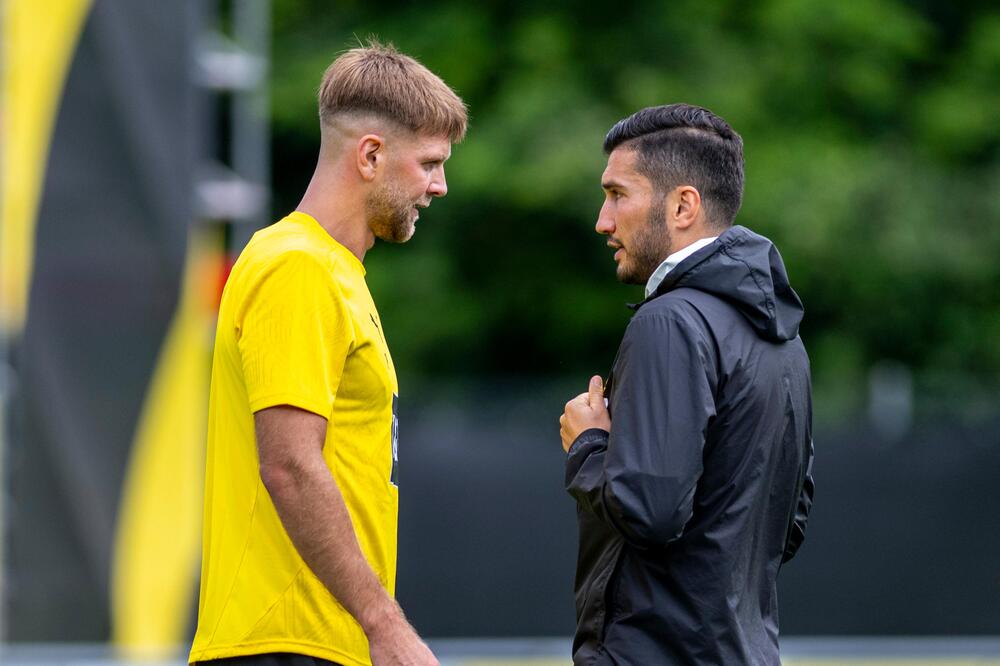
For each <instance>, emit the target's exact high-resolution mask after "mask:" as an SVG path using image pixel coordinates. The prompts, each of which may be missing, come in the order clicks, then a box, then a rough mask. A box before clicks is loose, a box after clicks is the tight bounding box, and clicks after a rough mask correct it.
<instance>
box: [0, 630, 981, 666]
mask: <svg viewBox="0 0 1000 666" xmlns="http://www.w3.org/2000/svg"><path fill="white" fill-rule="evenodd" d="M428 642H429V643H430V645H431V648H432V649H433V650H434V653H435V654H436V655H437V656H438V658H439V659H440V660H441V666H571V663H570V659H569V657H568V655H569V646H570V641H569V640H568V639H565V638H550V639H546V638H521V639H518V638H505V639H438V640H434V639H431V640H430V641H428ZM185 657H186V650H185V649H178V650H177V651H176V652H175V653H174V656H172V657H170V658H165V659H161V660H156V661H146V662H139V663H141V665H142V666H182V665H183V664H184V663H185V659H184V658H185ZM139 663H137V662H130V661H128V660H124V659H121V658H118V657H116V655H115V654H114V651H113V650H111V649H110V648H109V647H108V646H107V645H94V644H67V643H63V644H32V645H20V644H14V645H11V644H0V664H3V666H43V665H44V666H49V665H52V666H55V665H59V666H133V665H135V666H139ZM782 663H783V664H784V666H1000V636H997V637H910V638H908V637H877V638H876V637H847V636H845V637H815V638H808V637H791V638H788V639H783V640H782ZM649 666H660V665H658V664H650V665H649Z"/></svg>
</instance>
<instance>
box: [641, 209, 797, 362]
mask: <svg viewBox="0 0 1000 666" xmlns="http://www.w3.org/2000/svg"><path fill="white" fill-rule="evenodd" d="M680 287H688V288H690V289H698V290H699V291H704V292H707V293H709V294H713V295H714V296H718V297H719V298H722V299H724V300H726V301H728V302H729V303H731V304H733V305H734V306H735V307H736V308H737V309H738V310H739V311H740V312H741V313H742V314H743V316H744V317H746V318H747V320H749V322H750V324H751V325H752V326H753V328H754V330H756V331H757V334H758V335H759V336H760V337H762V338H764V339H765V340H770V341H773V342H784V341H787V340H792V339H793V338H795V336H797V335H798V334H799V323H800V322H801V321H802V313H803V308H802V301H801V300H799V297H798V295H797V294H796V293H795V291H794V290H793V289H792V287H791V285H790V284H789V283H788V274H787V273H786V272H785V264H784V262H782V260H781V255H780V254H779V253H778V248H776V247H775V246H774V243H772V242H771V241H770V240H768V239H767V238H765V237H764V236H761V235H760V234H755V233H754V232H752V231H750V230H749V229H747V228H746V227H741V226H738V225H737V226H733V227H730V228H729V229H727V230H726V231H724V232H723V233H722V234H721V235H720V236H719V237H718V238H717V239H716V240H715V241H714V242H713V243H710V244H708V245H706V246H705V247H703V248H701V249H699V250H698V251H697V252H695V253H694V254H692V255H691V256H689V257H686V258H685V259H684V260H683V261H682V262H681V263H679V264H678V265H677V266H676V267H675V268H674V269H673V270H672V271H670V272H669V273H667V276H666V277H665V278H664V280H663V282H661V283H660V286H659V287H658V288H657V290H656V293H655V294H653V296H652V297H651V298H655V297H656V296H658V295H660V294H664V293H666V292H668V291H670V290H672V289H678V288H680Z"/></svg>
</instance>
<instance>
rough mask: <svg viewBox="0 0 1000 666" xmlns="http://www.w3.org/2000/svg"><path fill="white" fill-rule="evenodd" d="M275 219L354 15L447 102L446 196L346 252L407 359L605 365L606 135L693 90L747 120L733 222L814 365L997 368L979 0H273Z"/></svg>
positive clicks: (469, 367) (838, 372) (449, 369)
mask: <svg viewBox="0 0 1000 666" xmlns="http://www.w3.org/2000/svg"><path fill="white" fill-rule="evenodd" d="M274 30H275V34H274V43H273V57H274V63H273V64H274V68H273V72H272V92H273V102H272V104H273V116H272V117H273V131H274V137H275V141H274V159H275V169H274V172H275V183H274V184H275V188H276V202H277V205H276V210H275V215H276V216H278V215H280V214H282V213H283V212H284V211H285V210H287V209H289V208H291V207H292V206H294V204H295V202H296V201H297V197H298V195H299V194H300V193H301V191H302V190H303V189H304V187H305V184H306V182H307V180H308V176H309V174H310V172H311V169H312V165H313V163H314V160H315V151H316V147H317V145H316V144H317V128H316V110H315V91H316V88H317V85H318V81H319V78H320V76H321V74H322V72H323V70H324V69H325V67H326V65H327V64H328V63H329V62H330V60H332V59H333V58H334V57H335V56H336V54H337V53H338V52H340V51H342V50H344V49H346V48H350V47H351V46H352V45H354V44H356V43H357V42H358V40H359V38H360V39H364V38H365V37H367V36H368V35H369V34H375V35H377V36H378V37H380V38H381V39H382V40H385V41H391V42H393V43H395V44H396V46H398V47H399V48H400V49H401V50H403V51H405V52H407V53H410V54H411V55H414V56H416V57H417V58H418V59H420V60H421V61H422V62H424V63H425V64H427V65H428V66H429V67H430V68H431V69H433V70H434V71H436V72H437V73H439V74H440V75H441V76H442V77H443V78H444V79H445V80H446V81H448V82H449V83H450V84H451V85H452V86H453V87H454V88H455V89H456V90H457V91H458V92H459V94H461V95H462V96H463V98H464V99H465V100H466V101H467V103H468V104H469V108H470V113H471V126H470V130H469V135H468V138H467V140H466V141H465V143H463V144H462V145H459V146H456V148H455V150H454V155H453V158H452V160H451V161H450V162H449V163H448V176H449V187H450V192H449V195H448V197H447V198H446V199H444V200H443V201H439V202H436V203H435V204H434V205H433V206H432V207H431V208H430V209H429V210H428V211H426V213H425V214H424V215H423V216H422V217H421V221H420V222H419V223H418V233H417V235H416V237H415V238H414V240H413V241H411V242H410V243H409V244H407V245H406V246H405V247H403V248H400V247H393V246H387V245H379V246H377V247H376V248H375V249H374V250H373V251H372V252H371V253H370V254H369V257H368V259H367V260H366V263H367V264H368V267H369V272H368V275H369V283H370V285H371V288H372V291H373V293H374V295H375V297H376V300H377V301H378V302H379V305H380V309H381V310H382V314H383V319H384V320H385V321H386V325H387V328H388V330H389V335H390V342H391V344H392V346H393V350H394V354H395V356H396V359H397V364H398V365H399V366H400V367H401V368H403V369H405V371H408V372H410V373H413V372H421V373H426V374H433V375H448V374H451V375H461V374H476V375H479V374H520V375H545V374H566V373H580V374H586V373H589V372H591V371H602V370H604V369H606V368H607V367H608V366H609V365H610V363H611V360H612V358H613V355H614V351H615V347H616V345H617V342H618V340H619V338H620V335H621V331H622V328H623V325H624V323H625V321H626V320H627V317H628V311H627V310H626V309H625V308H624V307H623V303H624V302H626V301H628V300H638V299H639V298H641V290H640V289H639V288H636V287H625V286H622V285H618V284H617V283H616V282H615V280H614V264H613V261H612V260H611V255H610V252H608V251H607V249H606V248H605V246H604V242H603V239H601V238H600V237H598V236H596V235H595V234H594V232H593V224H594V222H595V220H596V215H597V211H598V209H599V207H600V204H601V198H602V194H601V192H600V187H599V180H600V173H601V171H602V170H603V168H604V164H605V158H604V155H603V154H602V152H601V147H600V146H601V141H602V140H603V137H604V133H605V132H606V131H607V130H608V129H609V128H610V126H611V125H612V124H613V123H614V122H615V121H617V120H618V119H619V118H621V117H624V116H625V115H628V114H630V113H632V112H633V111H636V110H637V109H639V108H641V107H643V106H648V105H654V104H663V103H668V102H673V101H686V102H691V103H695V104H701V105H704V106H707V107H709V108H711V109H712V110H714V111H715V112H717V113H719V114H720V115H722V116H723V117H724V118H726V119H727V120H729V121H730V123H731V124H732V125H733V126H734V127H735V128H736V129H737V131H739V132H740V133H741V134H742V135H743V137H744V141H745V146H746V157H747V189H746V197H745V203H744V207H743V210H742V212H741V214H740V217H739V220H738V221H739V222H740V223H742V224H744V225H746V226H748V227H750V228H752V229H755V230H757V231H759V232H761V233H763V234H765V235H768V236H769V237H771V238H772V239H773V240H774V241H775V242H776V243H777V244H778V246H779V248H780V249H781V251H782V255H783V256H784V258H785V260H786V262H787V264H788V268H789V273H790V275H791V278H792V281H793V284H794V285H795V286H796V288H797V290H798V292H799V294H800V295H801V296H802V298H803V301H804V302H805V304H806V309H807V313H806V320H805V322H804V327H803V337H804V338H805V339H806V342H807V344H808V345H809V347H810V349H811V351H812V354H813V359H814V371H815V375H816V377H817V380H818V382H819V383H821V384H822V383H824V382H828V383H844V382H846V383H853V382H856V381H857V380H858V379H859V378H860V377H862V376H863V373H864V371H865V369H866V368H867V367H868V366H869V365H870V364H871V363H873V362H875V361H877V360H879V359H894V360H899V361H902V362H905V363H907V364H909V365H911V366H912V367H914V368H916V369H918V370H920V371H922V372H925V373H926V374H927V375H928V376H931V375H934V376H937V375H939V374H940V373H942V372H954V371H959V372H966V373H969V374H970V375H972V376H979V377H984V378H988V377H995V376H996V375H997V373H998V372H1000V345H998V344H997V342H998V341H1000V296H998V295H1000V289H998V287H997V283H998V280H1000V261H998V256H1000V224H998V222H1000V197H998V191H1000V122H998V117H1000V116H998V109H1000V14H998V13H997V12H996V11H995V10H994V9H991V7H990V5H989V4H988V3H985V4H984V5H983V6H982V7H979V8H970V9H969V11H966V12H957V11H952V10H950V9H947V8H943V6H938V5H934V4H930V5H928V6H926V7H925V6H922V5H920V4H919V3H904V2H902V1H901V0H852V2H844V3H816V2H810V1H809V0H768V1H765V2H759V3H743V2H737V1H736V0H718V1H716V2H711V1H709V2H706V1H705V0H678V1H675V2H670V3H661V2H654V1H652V0H647V1H645V2H636V3H624V4H621V5H620V6H615V7H614V9H613V11H601V12H595V11H593V9H591V8H589V6H587V5H584V4H578V3H569V2H547V3H530V2H515V3H509V2H507V3H503V4H502V5H501V4H500V3H496V2H492V3H491V2H486V3H480V4H476V5H471V4H468V3H459V2H448V1H437V2H425V3H408V2H407V3H404V2H395V3H394V2H380V3H363V2H359V1H354V2H339V3H335V4H334V3H328V2H320V1H318V0H311V1H306V0H275V2H274Z"/></svg>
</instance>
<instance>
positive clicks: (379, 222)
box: [365, 183, 416, 243]
mask: <svg viewBox="0 0 1000 666" xmlns="http://www.w3.org/2000/svg"><path fill="white" fill-rule="evenodd" d="M413 205H414V202H413V201H411V200H410V198H409V197H408V196H407V195H406V194H405V193H404V192H403V191H402V190H401V189H400V188H399V187H398V186H396V185H395V183H383V184H382V185H380V186H379V187H377V188H376V189H375V190H374V191H373V192H372V193H371V194H370V195H368V199H367V200H366V201H365V213H366V215H367V217H368V228H369V229H371V230H372V233H373V234H375V237H376V238H380V239H381V240H384V241H388V242H390V243H405V242H406V241H408V240H410V238H411V237H412V236H413V232H414V231H415V230H416V226H415V220H414V217H413Z"/></svg>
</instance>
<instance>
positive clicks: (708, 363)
mask: <svg viewBox="0 0 1000 666" xmlns="http://www.w3.org/2000/svg"><path fill="white" fill-rule="evenodd" d="M694 316H695V317H697V315H694ZM699 334H700V331H699V330H696V326H695V325H694V324H693V323H692V322H691V321H690V318H687V320H685V318H684V317H682V316H681V315H679V314H677V313H674V312H670V313H665V314H661V313H653V314H642V313H640V314H638V315H636V317H634V318H633V319H632V321H631V322H630V323H629V326H628V329H627V330H626V332H625V338H624V339H623V341H622V345H621V349H620V350H619V352H618V358H617V360H616V361H615V368H614V388H613V390H612V395H611V404H610V410H611V432H610V433H606V432H604V431H602V430H596V429H594V430H588V431H586V432H584V433H582V434H581V435H580V436H579V437H578V438H577V440H576V441H575V442H574V443H573V446H572V447H571V448H570V451H569V456H568V457H567V461H566V488H567V490H568V491H569V493H570V495H572V496H573V497H574V498H575V499H576V501H577V503H578V505H579V506H580V507H581V508H582V509H583V510H585V511H589V512H590V513H592V514H594V515H595V516H596V517H597V518H598V519H600V520H601V521H602V522H604V523H605V524H607V525H608V526H610V527H612V528H613V529H615V530H616V531H617V532H619V533H620V534H621V535H622V537H623V538H625V539H626V540H627V541H629V542H630V543H632V544H634V545H637V546H641V547H649V548H653V547H660V546H664V545H666V544H668V543H670V542H671V541H673V540H675V539H677V538H678V537H680V536H681V534H682V533H683V531H684V526H685V525H686V524H687V522H688V520H689V519H690V518H691V514H692V511H693V507H694V494H695V489H696V487H697V485H698V480H699V478H701V474H702V449H703V447H704V445H705V438H706V433H707V430H708V426H709V422H710V421H711V419H712V418H713V417H714V415H715V400H714V397H713V395H714V392H713V388H712V387H713V386H714V383H715V380H714V367H715V364H714V362H712V358H711V357H710V356H709V354H710V353H711V352H710V350H709V348H708V345H707V344H705V343H704V342H702V341H701V340H700V339H699V337H700V335H699Z"/></svg>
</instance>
